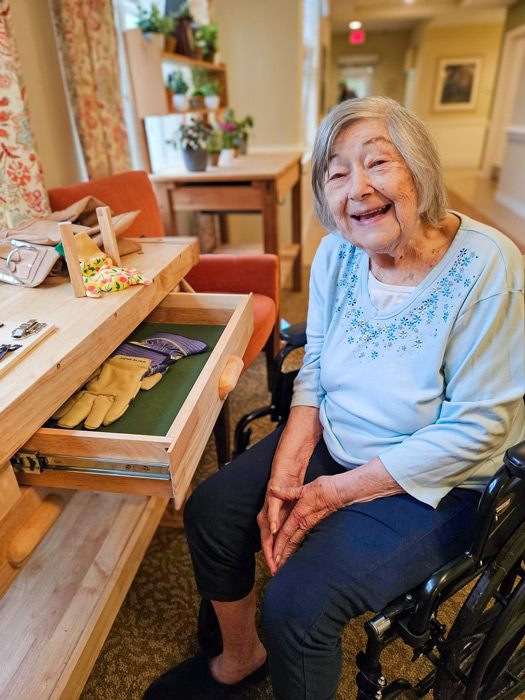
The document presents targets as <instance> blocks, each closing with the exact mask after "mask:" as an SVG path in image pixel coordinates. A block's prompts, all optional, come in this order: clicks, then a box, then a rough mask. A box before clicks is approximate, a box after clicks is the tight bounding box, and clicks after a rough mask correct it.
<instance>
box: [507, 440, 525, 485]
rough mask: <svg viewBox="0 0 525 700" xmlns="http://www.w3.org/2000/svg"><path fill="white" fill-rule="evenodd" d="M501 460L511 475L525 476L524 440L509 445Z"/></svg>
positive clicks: (521, 477)
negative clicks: (511, 445)
mask: <svg viewBox="0 0 525 700" xmlns="http://www.w3.org/2000/svg"><path fill="white" fill-rule="evenodd" d="M503 462H504V463H505V466H506V467H507V469H508V470H509V472H510V473H511V474H512V476H517V477H519V478H520V479H523V478H525V441H523V442H520V443H518V444H517V445H514V446H513V447H510V448H509V449H508V450H507V451H506V452H505V456H504V457H503Z"/></svg>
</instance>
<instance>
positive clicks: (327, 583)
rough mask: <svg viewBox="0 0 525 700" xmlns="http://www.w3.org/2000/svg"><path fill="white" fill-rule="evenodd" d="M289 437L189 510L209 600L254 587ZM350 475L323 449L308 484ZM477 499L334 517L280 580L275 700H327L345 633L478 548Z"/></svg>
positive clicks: (256, 454) (460, 496)
mask: <svg viewBox="0 0 525 700" xmlns="http://www.w3.org/2000/svg"><path fill="white" fill-rule="evenodd" d="M280 432H281V430H276V431H275V432H274V433H272V434H271V435H269V436H268V437H267V438H266V439H264V440H262V441H261V442H260V443H258V444H257V445H255V446H254V447H253V448H252V449H250V450H248V451H247V452H245V453H244V454H243V455H241V456H240V457H238V458H237V459H235V460H234V461H233V462H232V463H230V464H229V465H227V466H225V467H223V469H221V471H220V472H217V473H216V474H214V475H213V476H211V477H210V478H209V479H208V480H207V481H205V482H204V483H202V484H201V485H200V486H199V487H198V488H197V489H196V490H195V491H194V493H193V494H192V496H191V498H190V500H189V501H188V503H187V505H186V508H185V527H186V532H187V536H188V542H189V546H190V551H191V555H192V559H193V565H194V570H195V578H196V581H197V587H198V589H199V592H200V594H201V595H202V597H203V598H206V599H210V600H219V601H233V600H240V599H241V598H243V597H244V596H246V595H248V593H249V592H250V591H251V589H252V587H253V584H254V578H255V561H254V554H255V552H257V551H258V550H259V549H260V537H259V528H258V526H257V522H256V516H257V514H258V512H259V511H260V509H261V508H262V505H263V502H264V497H265V493H266V484H267V482H268V479H269V476H270V468H271V463H272V458H273V454H274V452H275V449H276V447H277V442H278V439H279V435H280ZM342 471H344V469H343V468H342V467H341V466H340V465H339V464H337V462H335V461H334V460H333V459H332V458H331V456H330V454H329V453H328V450H327V449H326V446H325V444H324V442H323V441H322V440H321V442H320V443H319V445H318V446H317V448H316V449H315V451H314V454H313V455H312V458H311V460H310V463H309V466H308V469H307V472H306V478H305V482H309V481H313V480H314V479H316V478H317V477H319V476H321V475H330V474H338V473H340V472H342ZM478 499H479V494H478V493H476V492H474V491H471V490H468V489H454V490H453V491H452V492H451V493H449V494H448V495H447V496H446V497H445V498H444V499H443V500H442V501H441V503H440V504H439V507H438V508H437V509H435V510H434V509H433V508H431V507H430V506H427V505H425V504H424V503H421V502H420V501H418V500H416V499H415V498H413V497H412V496H409V495H407V494H403V495H398V496H390V497H389V498H383V499H377V500H375V501H371V502H370V503H361V504H357V505H353V506H349V507H347V508H344V509H343V510H340V511H337V512H336V513H332V514H331V515H330V516H328V517H327V518H325V519H324V520H322V521H321V522H320V523H319V524H318V525H317V526H316V527H315V528H314V529H313V530H312V531H311V532H310V533H309V534H308V535H307V536H306V539H305V541H304V543H303V545H302V546H301V548H300V549H299V550H298V551H297V552H295V553H294V554H293V555H292V557H291V558H290V559H289V560H288V562H287V563H286V564H285V565H284V566H283V567H282V569H280V571H278V573H277V574H276V575H275V576H274V577H273V579H272V580H271V582H270V584H269V585H268V588H267V590H266V596H265V599H264V602H263V606H262V611H261V617H262V625H263V631H264V644H265V646H266V650H267V652H268V659H269V663H270V673H271V678H272V684H273V688H274V693H275V697H276V698H278V700H292V699H293V700H329V698H333V697H334V695H335V693H336V691H337V686H338V683H339V677H340V673H341V660H342V653H341V632H342V630H343V627H344V626H345V625H346V624H347V622H348V621H349V620H351V619H352V618H354V617H357V616H358V615H361V614H362V613H363V612H365V611H368V610H371V611H378V610H381V609H382V608H383V607H384V606H385V605H386V604H387V603H389V602H390V601H391V600H393V599H394V598H396V597H397V596H399V595H401V594H403V593H405V592H406V591H408V590H410V589H411V588H413V587H414V586H416V585H417V584H419V583H422V582H423V581H424V580H425V579H426V578H428V577H429V576H430V575H431V574H432V573H433V572H434V571H435V570H436V569H438V568H439V567H440V566H442V565H443V564H444V563H446V562H448V561H450V560H452V559H454V558H455V557H456V556H458V555H459V554H460V553H461V552H463V551H464V550H465V549H466V548H467V547H468V546H469V544H470V541H471V538H472V532H473V522H474V513H475V510H476V505H477V502H478Z"/></svg>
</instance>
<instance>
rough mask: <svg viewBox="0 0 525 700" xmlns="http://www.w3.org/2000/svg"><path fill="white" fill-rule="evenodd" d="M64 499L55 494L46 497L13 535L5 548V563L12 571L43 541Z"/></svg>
mask: <svg viewBox="0 0 525 700" xmlns="http://www.w3.org/2000/svg"><path fill="white" fill-rule="evenodd" d="M64 505H65V504H64V499H63V498H61V497H60V496H57V495H55V494H51V495H49V496H47V497H46V498H45V499H44V500H43V501H42V503H41V504H40V505H39V506H38V508H37V509H36V510H35V512H34V513H33V514H32V515H30V516H29V518H28V519H27V520H26V521H25V523H24V524H23V525H22V527H21V528H20V529H19V530H18V532H17V533H16V534H15V535H14V537H13V539H12V540H11V542H10V543H9V546H8V548H7V561H8V562H9V563H10V564H11V566H12V567H13V569H19V568H20V567H21V566H23V565H24V564H25V563H26V561H27V559H28V558H29V557H30V556H31V554H32V552H33V551H34V550H35V549H36V547H37V546H38V545H39V544H40V542H41V541H42V540H43V539H44V536H45V535H46V533H47V531H48V530H49V528H50V527H51V525H52V524H53V523H54V522H55V520H56V519H57V518H58V516H59V515H60V513H61V512H62V510H63V508H64Z"/></svg>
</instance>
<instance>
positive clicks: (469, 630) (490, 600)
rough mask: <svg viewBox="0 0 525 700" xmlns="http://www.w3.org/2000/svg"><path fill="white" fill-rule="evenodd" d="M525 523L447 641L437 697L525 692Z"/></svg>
mask: <svg viewBox="0 0 525 700" xmlns="http://www.w3.org/2000/svg"><path fill="white" fill-rule="evenodd" d="M524 550H525V524H524V525H522V526H521V527H520V528H519V529H518V530H517V531H516V533H515V534H514V535H513V536H512V537H511V538H510V540H509V541H508V542H507V543H506V545H505V546H504V548H503V549H502V551H501V552H500V553H499V555H498V556H497V557H496V558H495V560H494V561H493V562H492V563H491V565H490V566H489V567H488V568H487V569H486V571H485V572H484V573H483V574H482V575H481V577H480V578H479V579H478V581H477V583H476V584H475V586H474V588H473V589H472V591H471V592H470V594H469V596H468V598H467V600H466V601H465V603H464V605H463V607H462V608H461V610H460V612H459V615H458V617H457V618H456V620H455V622H454V624H453V626H452V628H451V630H450V633H449V635H448V637H447V639H446V641H445V642H444V644H443V647H442V650H441V655H440V663H439V665H438V669H437V672H436V680H435V684H434V698H435V700H512V699H513V698H517V697H519V696H520V694H522V693H523V692H525V569H524V568H523V553H524Z"/></svg>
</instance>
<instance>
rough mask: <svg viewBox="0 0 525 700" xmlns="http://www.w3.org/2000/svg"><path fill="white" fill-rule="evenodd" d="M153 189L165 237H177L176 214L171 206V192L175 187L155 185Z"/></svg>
mask: <svg viewBox="0 0 525 700" xmlns="http://www.w3.org/2000/svg"><path fill="white" fill-rule="evenodd" d="M153 189H154V191H155V196H156V197H157V202H158V204H159V209H160V215H161V217H162V225H163V226H164V235H166V236H176V235H177V224H176V221H175V213H174V211H173V207H172V206H171V190H172V189H173V185H170V184H167V185H165V184H162V183H153Z"/></svg>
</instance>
